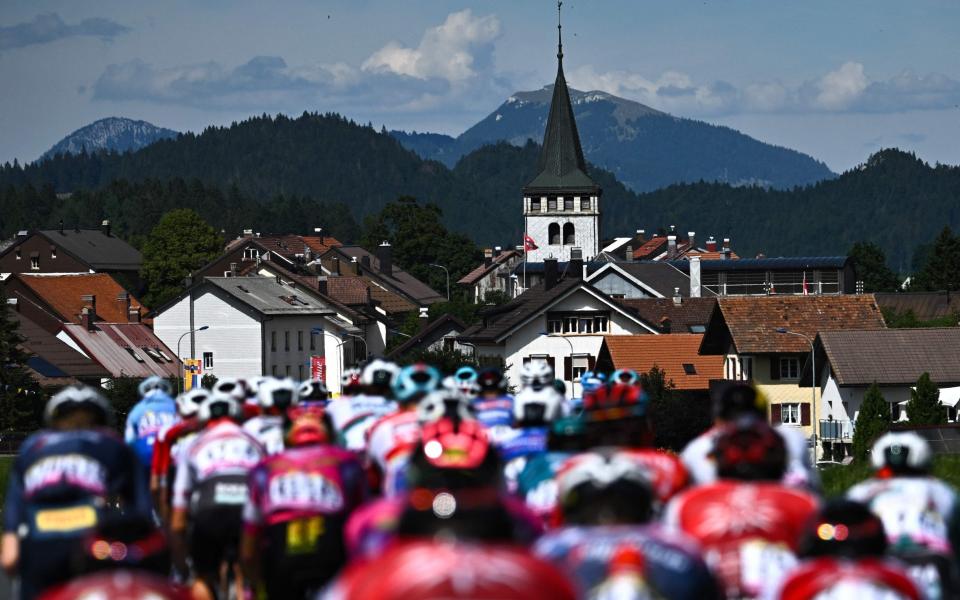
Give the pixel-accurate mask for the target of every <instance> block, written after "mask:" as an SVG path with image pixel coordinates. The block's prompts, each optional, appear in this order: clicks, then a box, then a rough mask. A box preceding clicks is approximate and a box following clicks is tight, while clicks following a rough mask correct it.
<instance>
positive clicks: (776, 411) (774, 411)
mask: <svg viewBox="0 0 960 600" xmlns="http://www.w3.org/2000/svg"><path fill="white" fill-rule="evenodd" d="M770 422H771V423H772V424H774V425H779V424H780V423H782V422H783V421H781V419H780V405H779V404H771V405H770Z"/></svg>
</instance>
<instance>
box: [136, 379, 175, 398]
mask: <svg viewBox="0 0 960 600" xmlns="http://www.w3.org/2000/svg"><path fill="white" fill-rule="evenodd" d="M156 392H163V393H164V394H165V395H167V396H169V395H170V394H171V393H173V389H172V388H171V387H170V382H169V381H167V380H166V379H164V378H163V377H160V376H159V375H151V376H150V377H147V378H146V379H144V380H143V381H141V382H140V385H138V386H137V393H139V394H140V397H141V398H146V397H147V396H150V395H152V394H154V393H156Z"/></svg>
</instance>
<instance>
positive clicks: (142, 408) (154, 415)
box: [124, 378, 180, 470]
mask: <svg viewBox="0 0 960 600" xmlns="http://www.w3.org/2000/svg"><path fill="white" fill-rule="evenodd" d="M151 379H153V378H150V379H147V380H144V382H143V383H148V382H149V381H151ZM161 381H162V380H161ZM163 383H164V384H166V382H163ZM168 389H169V385H167V386H166V387H165V388H155V389H149V390H147V392H146V395H144V396H143V398H142V399H141V400H140V401H139V402H137V404H135V405H134V407H133V408H132V409H131V410H130V414H129V415H127V423H126V428H125V433H124V438H125V439H126V441H127V444H129V445H130V446H131V447H132V448H133V450H134V451H135V452H136V453H137V456H138V457H139V458H140V462H141V463H142V464H143V465H144V467H146V468H147V469H148V470H149V468H150V466H151V463H152V462H153V447H154V444H156V441H157V438H158V437H159V436H160V434H161V433H162V432H164V431H166V430H167V429H169V428H170V427H171V426H172V425H173V424H174V423H176V422H177V421H179V420H180V417H179V416H178V414H177V404H176V402H175V401H174V400H173V398H171V397H170V395H169V392H167V391H165V390H168Z"/></svg>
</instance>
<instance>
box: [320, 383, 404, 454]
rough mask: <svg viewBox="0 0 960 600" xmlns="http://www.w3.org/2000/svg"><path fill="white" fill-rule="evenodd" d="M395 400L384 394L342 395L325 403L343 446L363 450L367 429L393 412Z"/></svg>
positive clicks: (395, 407)
mask: <svg viewBox="0 0 960 600" xmlns="http://www.w3.org/2000/svg"><path fill="white" fill-rule="evenodd" d="M396 409H397V404H396V402H393V401H392V400H389V399H387V398H386V397H384V396H368V395H366V394H358V395H356V396H343V397H340V398H337V399H335V400H333V401H331V402H330V403H329V404H327V407H326V411H327V414H329V415H330V419H331V420H332V421H333V425H334V427H335V428H336V430H337V432H338V434H339V436H340V438H341V440H342V441H343V446H344V447H345V448H347V449H348V450H353V451H354V452H363V451H364V450H365V449H366V444H367V431H368V430H369V429H370V427H372V426H373V424H374V423H376V422H377V421H379V420H380V419H382V418H383V417H385V416H387V415H388V414H390V413H392V412H394V411H395V410H396Z"/></svg>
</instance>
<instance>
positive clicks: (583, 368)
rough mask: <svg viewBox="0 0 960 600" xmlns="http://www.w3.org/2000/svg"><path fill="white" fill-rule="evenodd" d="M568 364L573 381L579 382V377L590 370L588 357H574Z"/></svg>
mask: <svg viewBox="0 0 960 600" xmlns="http://www.w3.org/2000/svg"><path fill="white" fill-rule="evenodd" d="M570 363H571V364H570V373H571V375H572V376H573V379H574V380H579V379H580V376H581V375H583V374H584V373H586V372H587V371H588V370H590V357H589V356H574V357H573V358H572V359H571V361H570Z"/></svg>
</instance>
